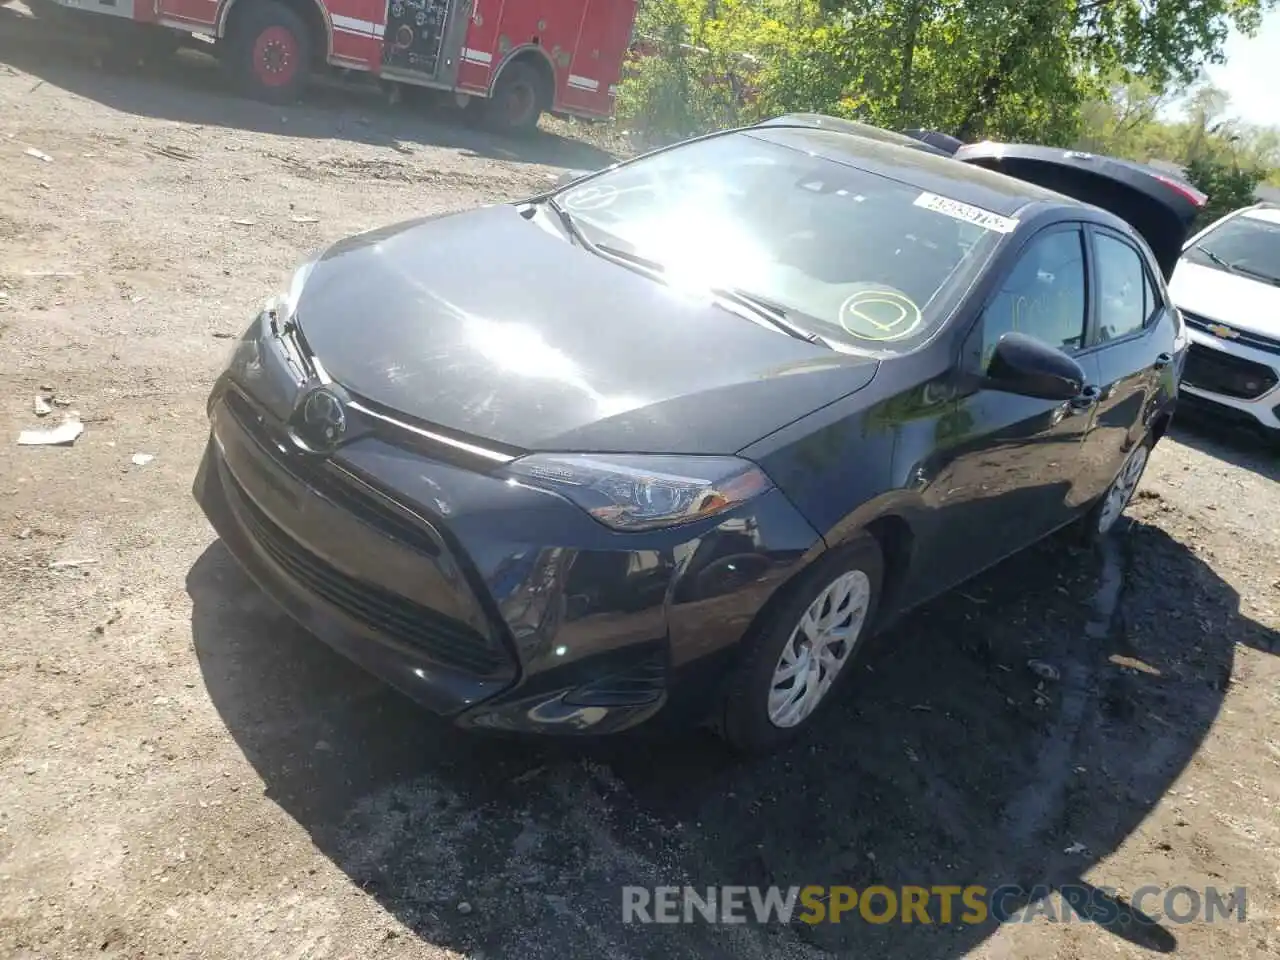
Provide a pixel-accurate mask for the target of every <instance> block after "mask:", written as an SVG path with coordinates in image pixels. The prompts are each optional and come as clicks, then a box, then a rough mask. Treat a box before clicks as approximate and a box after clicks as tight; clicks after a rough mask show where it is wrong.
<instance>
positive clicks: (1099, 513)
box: [1081, 434, 1155, 543]
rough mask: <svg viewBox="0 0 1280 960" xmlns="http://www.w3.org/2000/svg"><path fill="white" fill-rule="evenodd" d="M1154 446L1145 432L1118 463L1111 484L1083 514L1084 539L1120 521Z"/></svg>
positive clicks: (1093, 537) (1095, 538) (1092, 538)
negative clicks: (1117, 469) (1116, 471)
mask: <svg viewBox="0 0 1280 960" xmlns="http://www.w3.org/2000/svg"><path fill="white" fill-rule="evenodd" d="M1154 446H1155V438H1154V437H1152V436H1151V435H1150V434H1147V436H1145V437H1143V438H1142V441H1141V442H1140V443H1138V444H1137V446H1135V447H1134V448H1133V449H1132V450H1130V451H1129V455H1128V456H1127V457H1125V459H1124V463H1122V464H1121V465H1120V472H1119V473H1117V474H1116V476H1115V479H1114V480H1112V481H1111V486H1109V487H1107V492H1106V493H1104V494H1103V495H1102V497H1101V498H1100V499H1099V500H1098V502H1097V503H1095V504H1094V505H1093V508H1092V509H1091V510H1090V511H1089V512H1088V513H1087V514H1085V517H1084V525H1083V529H1082V530H1081V533H1083V534H1084V537H1085V539H1086V540H1087V541H1089V542H1091V543H1097V542H1099V541H1101V540H1102V539H1104V538H1105V537H1107V536H1108V535H1110V533H1111V531H1112V530H1114V529H1115V527H1116V523H1117V522H1119V520H1120V517H1121V515H1122V514H1123V513H1124V511H1125V508H1127V507H1128V506H1129V502H1130V501H1131V500H1132V499H1133V495H1134V493H1136V492H1137V489H1138V484H1139V483H1140V482H1141V481H1142V474H1143V472H1144V471H1145V470H1146V469H1147V461H1148V460H1149V459H1150V457H1151V449H1152V447H1154Z"/></svg>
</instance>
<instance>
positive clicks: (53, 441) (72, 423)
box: [18, 417, 84, 447]
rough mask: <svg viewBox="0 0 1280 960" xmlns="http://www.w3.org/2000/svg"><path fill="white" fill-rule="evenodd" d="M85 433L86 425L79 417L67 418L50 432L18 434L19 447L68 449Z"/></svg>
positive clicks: (33, 431) (35, 431)
mask: <svg viewBox="0 0 1280 960" xmlns="http://www.w3.org/2000/svg"><path fill="white" fill-rule="evenodd" d="M82 433H84V424H83V423H81V422H80V418H79V417H67V418H66V419H65V420H63V421H62V422H61V423H60V424H58V425H57V426H56V427H53V428H51V429H48V430H23V431H22V432H21V433H19V434H18V446H21V447H67V446H70V445H71V444H73V443H75V442H76V440H77V438H79V436H80V434H82Z"/></svg>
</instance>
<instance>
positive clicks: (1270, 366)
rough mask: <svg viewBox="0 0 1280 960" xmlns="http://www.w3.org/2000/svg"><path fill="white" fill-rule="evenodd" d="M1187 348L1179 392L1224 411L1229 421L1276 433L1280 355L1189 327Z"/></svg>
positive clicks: (1279, 408)
mask: <svg viewBox="0 0 1280 960" xmlns="http://www.w3.org/2000/svg"><path fill="white" fill-rule="evenodd" d="M1187 332H1188V333H1189V334H1190V337H1191V347H1190V350H1189V352H1188V355H1187V364H1186V368H1185V369H1184V371H1183V374H1182V383H1181V385H1180V390H1181V391H1182V392H1184V393H1186V394H1187V395H1188V396H1190V397H1191V398H1193V399H1195V400H1199V401H1202V402H1207V403H1209V404H1213V405H1214V406H1217V407H1220V408H1225V410H1226V412H1228V413H1229V414H1230V415H1231V416H1232V417H1233V419H1245V420H1252V421H1254V422H1256V424H1258V425H1260V426H1262V427H1265V428H1267V429H1269V430H1280V353H1271V352H1268V351H1266V350H1260V349H1258V348H1256V347H1252V346H1248V345H1245V344H1240V343H1234V342H1232V341H1230V340H1224V339H1221V338H1219V337H1216V336H1214V335H1213V334H1211V333H1208V332H1206V331H1204V330H1200V329H1197V328H1195V327H1189V328H1188V331H1187Z"/></svg>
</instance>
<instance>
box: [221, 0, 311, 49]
mask: <svg viewBox="0 0 1280 960" xmlns="http://www.w3.org/2000/svg"><path fill="white" fill-rule="evenodd" d="M260 2H262V0H225V2H224V3H223V4H222V6H221V8H219V10H218V18H217V21H216V23H215V26H214V31H215V34H216V35H217V37H218V39H219V40H221V39H222V38H223V37H225V36H226V35H227V29H228V26H229V25H230V24H231V22H232V20H231V17H232V14H233V13H240V12H243V11H245V10H247V9H249V7H251V6H253V5H254V4H255V3H260ZM273 2H275V3H279V4H280V5H281V6H285V7H288V8H289V9H290V10H292V11H293V12H294V13H296V14H297V15H298V16H300V17H301V18H302V22H303V23H305V24H306V25H307V28H308V30H309V31H310V33H311V40H312V42H313V44H314V51H315V56H316V57H317V59H321V60H323V61H328V59H329V57H330V56H331V55H332V54H333V22H332V21H331V20H330V19H329V11H328V10H327V9H325V6H324V4H323V3H322V2H320V0H273Z"/></svg>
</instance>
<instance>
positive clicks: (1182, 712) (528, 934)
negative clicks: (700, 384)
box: [187, 522, 1280, 958]
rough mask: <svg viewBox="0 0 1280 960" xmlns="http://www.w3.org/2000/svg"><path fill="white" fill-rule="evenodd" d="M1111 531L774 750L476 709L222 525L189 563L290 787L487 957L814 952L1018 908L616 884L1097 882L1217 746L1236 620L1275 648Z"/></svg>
mask: <svg viewBox="0 0 1280 960" xmlns="http://www.w3.org/2000/svg"><path fill="white" fill-rule="evenodd" d="M1117 543H1118V544H1120V545H1118V546H1117V545H1114V544H1113V545H1112V547H1111V548H1109V549H1108V550H1106V551H1103V552H1102V553H1092V552H1085V551H1079V550H1075V549H1073V548H1070V547H1069V546H1068V545H1067V544H1065V543H1064V542H1062V541H1061V538H1057V539H1051V540H1049V541H1046V542H1045V543H1044V544H1042V545H1040V546H1038V547H1035V548H1032V549H1031V550H1029V551H1027V552H1026V553H1024V554H1023V555H1022V556H1020V557H1019V558H1017V559H1016V560H1014V561H1010V562H1007V563H1005V564H1003V565H1002V566H1000V567H998V568H996V569H994V570H992V571H990V572H989V573H987V574H984V575H983V576H981V577H979V578H978V579H976V580H975V581H973V582H971V583H970V584H968V585H966V586H965V587H964V588H963V589H961V590H959V591H956V592H953V593H951V594H950V595H948V596H946V597H943V598H942V599H940V600H938V601H936V602H934V603H932V604H930V605H929V606H927V607H926V608H924V609H922V610H920V611H919V612H917V613H915V614H913V615H912V616H910V617H909V618H907V620H905V621H904V622H903V623H901V624H900V625H898V626H897V627H895V628H894V629H893V630H891V631H889V632H888V633H887V634H885V635H884V636H882V637H881V638H879V640H878V642H877V643H876V645H875V647H874V649H872V650H869V651H868V656H867V658H866V660H865V663H864V664H863V665H862V666H861V668H860V672H859V674H858V675H857V676H855V677H854V678H852V679H853V682H852V683H851V684H850V685H849V686H847V687H846V688H845V689H846V694H845V696H843V697H842V698H841V699H840V700H839V701H838V702H836V703H833V704H832V705H831V706H832V709H831V710H829V711H828V712H827V714H826V715H825V716H824V717H823V718H822V719H821V730H820V731H818V732H817V734H816V735H813V736H810V737H808V738H806V739H805V740H802V741H801V742H800V743H799V744H797V745H796V746H794V747H792V748H791V749H789V750H787V751H785V752H783V753H781V754H778V755H775V756H773V757H770V758H766V759H763V760H758V761H755V762H751V763H748V762H743V761H738V760H735V759H734V758H732V757H731V756H730V755H728V754H727V752H726V751H725V750H723V749H722V748H721V747H720V745H719V743H718V742H717V741H715V740H713V739H712V738H711V737H710V736H709V735H704V734H690V735H688V736H684V737H682V738H680V739H679V740H670V739H659V738H655V737H652V736H649V737H641V736H634V737H626V738H623V739H620V740H615V741H606V742H603V743H595V744H563V743H554V744H552V743H545V742H534V743H530V742H528V741H503V740H491V739H480V738H477V737H475V736H468V735H463V734H460V733H459V732H457V731H454V730H452V729H450V728H448V727H446V726H444V725H443V724H441V723H439V722H437V721H435V720H434V719H432V718H430V717H429V716H427V715H425V714H424V713H423V712H422V711H420V710H418V709H417V708H416V707H415V706H413V705H412V704H411V703H409V702H408V701H407V700H405V699H403V698H402V697H400V696H399V695H398V694H396V693H393V692H392V691H390V690H389V689H388V688H386V687H384V686H383V685H382V684H380V683H379V682H377V681H375V680H373V679H372V678H369V677H367V676H365V675H363V674H362V673H361V672H359V671H358V670H357V669H356V668H354V667H352V666H351V665H349V664H348V663H347V662H346V661H345V660H343V659H341V658H339V657H338V656H337V655H336V654H333V653H331V652H330V651H329V650H328V649H327V648H325V647H324V646H323V645H322V644H320V643H319V642H317V641H315V640H313V639H312V638H311V637H310V636H308V635H306V634H304V633H303V632H302V631H301V630H300V629H298V628H296V627H295V626H293V625H292V623H291V621H289V620H288V619H287V618H286V617H285V615H284V614H282V613H281V612H279V611H278V609H277V608H276V607H275V606H274V604H272V603H271V601H269V600H268V599H267V598H266V597H265V596H264V595H263V594H261V593H260V592H259V591H258V590H257V588H256V587H255V586H254V585H253V584H252V583H251V582H250V581H249V580H248V579H247V578H246V577H245V576H244V575H243V574H242V573H241V572H240V569H239V567H238V566H237V565H236V563H235V562H234V560H233V559H232V558H231V556H230V554H229V553H228V552H227V550H226V549H225V548H224V547H223V546H222V545H221V544H220V543H216V542H215V543H214V544H213V545H212V546H210V547H209V548H208V549H207V550H206V551H205V552H204V554H203V555H202V556H201V557H200V558H199V559H198V561H197V562H196V563H195V565H194V566H193V567H192V569H191V570H190V572H189V574H188V578H187V588H188V592H189V593H190V596H191V599H192V602H193V614H192V630H193V638H194V646H195V652H196V655H197V657H198V659H199V663H200V667H201V670H202V673H203V676H204V680H205V683H206V685H207V688H208V691H209V694H210V697H211V698H212V701H213V703H214V705H215V707H216V708H217V710H218V711H219V713H220V714H221V716H222V718H223V720H224V721H225V723H226V725H227V728H228V730H229V731H230V732H231V734H232V736H233V737H234V738H235V740H236V742H237V743H238V745H239V747H240V749H241V750H242V751H243V752H244V755H245V757H246V758H247V759H248V760H249V762H250V763H251V764H252V765H253V767H254V769H255V770H256V771H257V773H258V775H259V776H261V778H262V780H263V782H264V784H265V793H266V796H267V797H268V798H270V799H271V800H272V801H274V802H275V803H277V804H279V805H280V806H281V807H282V808H283V809H284V810H285V811H287V812H288V813H289V814H290V815H291V816H292V817H293V818H295V819H296V821H297V822H298V823H299V824H301V825H303V826H304V827H305V828H306V829H307V830H308V832H309V833H310V835H311V836H312V838H313V840H314V842H315V844H316V846H317V848H318V849H319V850H321V851H322V852H323V853H324V854H325V855H326V856H327V857H329V858H330V859H331V860H332V861H333V862H334V863H335V864H336V865H337V866H339V867H340V868H341V869H342V870H343V871H345V873H346V874H347V875H348V876H349V877H350V878H351V880H352V882H353V883H355V884H357V885H358V886H360V887H361V888H362V889H363V890H365V891H367V892H368V893H369V894H370V895H371V896H373V897H375V898H377V900H378V901H379V902H380V903H381V904H382V905H383V906H384V907H385V909H386V910H388V911H389V912H390V913H391V914H392V915H393V916H395V917H396V918H397V919H398V920H400V921H401V922H403V923H404V924H405V925H406V926H407V927H409V928H410V929H411V930H413V931H414V932H415V933H416V934H417V935H418V936H419V937H421V938H422V939H423V940H424V941H427V942H430V943H435V944H440V945H446V946H449V947H451V948H453V949H457V950H483V951H485V952H487V953H488V954H489V955H490V956H520V955H526V954H528V948H529V944H531V943H536V942H556V943H559V944H561V946H562V948H563V950H562V953H563V954H564V955H570V956H578V955H587V954H588V953H590V954H591V955H608V954H609V953H611V952H613V951H614V950H617V951H618V952H619V953H620V954H622V955H627V956H633V957H655V958H657V957H663V958H667V957H726V958H728V957H737V956H744V955H761V956H764V955H775V954H778V953H781V952H782V950H781V946H782V945H783V944H784V943H785V942H790V944H791V946H790V947H789V948H788V949H789V950H791V951H792V952H789V953H788V954H787V955H803V953H804V952H807V950H806V948H805V947H804V946H802V945H801V944H799V943H796V941H802V942H803V943H807V944H809V945H811V948H813V949H814V952H815V953H816V952H817V951H819V950H835V951H839V952H842V953H843V952H852V953H854V954H864V955H871V956H894V957H896V958H917V957H919V958H925V957H931V958H933V957H947V958H950V957H961V956H963V955H965V953H966V952H967V951H969V950H971V949H972V948H973V947H974V946H975V945H976V944H977V943H978V942H980V941H981V940H983V939H985V938H986V937H988V936H989V935H990V934H991V933H992V932H993V931H994V929H995V928H996V921H995V919H993V918H991V917H987V918H986V919H984V920H983V921H982V922H979V923H974V924H969V925H965V924H959V923H951V924H943V923H938V922H937V920H938V919H939V918H937V917H935V918H934V921H935V922H934V923H933V924H932V925H929V926H923V925H921V924H919V923H916V924H901V923H890V924H869V923H866V922H861V921H857V920H854V921H850V920H849V919H848V918H845V922H843V923H840V924H831V923H825V924H817V925H810V924H806V923H803V922H799V921H798V920H796V919H793V920H792V922H791V923H790V924H789V925H786V926H782V925H778V924H773V925H766V926H763V927H749V928H743V927H724V926H719V927H717V926H713V925H709V924H706V923H695V924H692V925H675V926H672V925H660V926H644V925H635V924H624V923H623V921H622V917H621V888H622V887H623V886H624V885H640V886H645V887H653V886H659V885H664V884H694V885H697V886H699V887H705V886H706V885H710V884H735V885H757V884H758V885H769V884H777V885H780V886H783V887H789V886H792V885H799V886H804V885H808V884H821V885H832V884H840V885H852V886H855V887H858V888H864V887H866V886H868V885H872V884H885V885H888V886H890V887H898V886H901V885H920V886H926V887H929V886H933V885H935V884H956V885H969V884H978V885H982V886H985V887H987V888H988V889H991V888H995V887H997V886H999V885H1001V884H1019V885H1021V887H1022V888H1024V889H1025V890H1028V891H1032V893H1031V894H1030V895H1031V896H1039V895H1040V894H1043V893H1044V892H1045V890H1047V889H1052V890H1063V889H1064V888H1065V889H1066V890H1071V889H1072V888H1073V887H1072V885H1079V886H1080V887H1081V888H1084V889H1089V888H1087V885H1084V884H1082V881H1081V879H1080V878H1081V877H1082V876H1083V875H1084V873H1085V872H1086V871H1087V870H1088V869H1090V868H1091V867H1092V866H1094V865H1095V864H1096V863H1097V862H1098V861H1099V860H1100V859H1101V858H1103V857H1106V856H1107V855H1108V854H1109V853H1111V852H1112V851H1114V850H1116V848H1117V847H1118V846H1119V845H1120V844H1121V843H1122V842H1123V841H1124V840H1125V838H1126V837H1127V836H1128V835H1129V834H1130V833H1131V832H1132V831H1133V830H1134V829H1135V828H1136V827H1137V826H1138V824H1139V823H1140V822H1141V821H1142V820H1143V818H1144V817H1146V816H1147V815H1148V814H1149V813H1150V812H1151V810H1152V808H1153V807H1154V806H1155V804H1156V803H1157V802H1158V801H1159V800H1160V798H1161V796H1162V795H1163V793H1164V792H1165V790H1166V789H1167V788H1168V787H1169V785H1170V784H1171V783H1172V782H1173V781H1174V779H1175V778H1176V777H1177V776H1178V775H1179V773H1180V772H1181V771H1182V770H1183V769H1184V768H1185V767H1186V766H1187V764H1188V763H1189V762H1190V761H1191V759H1192V757H1193V756H1194V754H1195V752H1196V750H1197V748H1198V747H1199V745H1200V743H1201V741H1202V740H1203V738H1204V737H1205V735H1206V733H1207V731H1208V730H1209V727H1210V725H1211V724H1212V723H1213V721H1214V718H1215V717H1216V716H1217V714H1218V712H1219V710H1220V708H1221V705H1222V700H1223V697H1224V695H1225V690H1226V687H1227V684H1228V680H1229V678H1230V676H1231V672H1232V661H1233V651H1234V648H1235V645H1236V644H1237V643H1244V644H1247V645H1250V646H1253V647H1256V648H1259V649H1267V650H1272V651H1277V652H1280V643H1278V640H1280V638H1278V637H1277V636H1276V635H1275V634H1274V633H1273V632H1271V631H1269V630H1267V629H1265V628H1263V627H1261V626H1259V625H1258V624H1256V623H1255V622H1253V621H1251V620H1249V619H1248V618H1246V617H1245V616H1244V615H1243V614H1242V613H1241V612H1240V605H1239V597H1238V596H1237V594H1236V593H1235V592H1234V591H1233V589H1232V588H1231V587H1230V586H1228V585H1227V584H1226V583H1225V582H1223V581H1222V580H1221V579H1219V578H1218V577H1217V576H1216V575H1215V574H1214V573H1213V571H1212V570H1211V569H1210V568H1209V567H1208V566H1206V565H1205V564H1204V563H1203V562H1202V561H1201V560H1199V559H1198V558H1197V557H1196V556H1195V555H1194V554H1193V553H1192V552H1190V551H1189V550H1187V549H1186V548H1185V547H1183V545H1182V544H1180V543H1178V542H1177V541H1175V540H1173V539H1171V538H1170V537H1169V536H1168V535H1167V534H1165V533H1164V532H1163V531H1162V530H1160V529H1159V528H1157V527H1155V526H1150V525H1146V524H1143V523H1137V522H1133V523H1131V524H1130V526H1129V529H1128V530H1127V534H1126V536H1124V537H1123V538H1121V539H1119V540H1118V541H1117ZM1121 588H1122V589H1121ZM1117 590H1118V593H1117ZM1032 660H1035V661H1040V662H1042V663H1044V664H1048V669H1046V668H1045V667H1043V666H1037V667H1036V669H1038V670H1039V671H1041V673H1048V674H1050V675H1051V678H1049V679H1046V678H1044V677H1043V676H1041V675H1040V674H1038V673H1036V672H1035V671H1034V670H1033V669H1030V668H1029V667H1028V663H1029V661H1032ZM1129 879H1132V880H1133V881H1134V885H1135V886H1136V885H1137V884H1138V883H1139V882H1142V881H1146V880H1149V878H1139V877H1135V878H1129ZM1041 885H1043V888H1044V889H1041V890H1039V892H1038V893H1037V892H1035V891H1036V888H1037V887H1040V886H1041ZM1063 895H1065V894H1063ZM1057 899H1058V900H1059V902H1060V897H1058V898H1057ZM1054 900H1055V897H1054V896H1049V897H1047V898H1046V899H1043V900H1042V901H1041V904H1042V906H1043V905H1044V904H1050V903H1052V902H1054ZM463 904H465V906H463ZM1011 906H1017V903H1013V904H1012V905H1011ZM1108 908H1109V909H1108ZM1058 909H1059V910H1060V909H1061V906H1060V903H1059V907H1058ZM1082 912H1083V913H1085V914H1086V915H1090V916H1092V917H1094V919H1095V920H1098V922H1099V924H1100V925H1101V926H1104V927H1105V928H1106V929H1107V930H1108V931H1110V933H1111V934H1114V935H1115V936H1117V937H1121V938H1123V939H1125V940H1127V941H1129V942H1132V943H1135V944H1138V945H1140V946H1142V947H1145V948H1147V949H1151V950H1155V951H1157V952H1169V951H1171V950H1173V949H1174V948H1175V946H1176V944H1177V934H1176V928H1173V927H1169V926H1163V925H1160V924H1157V923H1154V922H1149V923H1136V922H1133V921H1134V919H1135V914H1134V913H1133V911H1132V909H1131V908H1130V907H1129V905H1128V904H1126V903H1125V902H1123V901H1122V900H1113V899H1111V898H1110V895H1109V894H1106V893H1103V892H1097V894H1096V896H1095V897H1093V898H1092V901H1091V904H1090V906H1089V907H1088V908H1082ZM1099 918H1101V919H1099ZM744 937H745V938H747V939H746V940H744V939H743V938H744ZM548 938H550V939H548ZM752 939H754V940H755V943H754V948H755V949H757V950H759V951H760V952H759V953H758V954H755V953H748V952H747V947H748V946H750V945H751V944H750V943H749V941H751V940H752ZM602 945H612V946H608V949H606V946H602ZM775 947H777V948H778V949H776V950H775V949H774V948H775ZM795 950H799V951H801V952H800V953H794V951H795ZM528 955H532V954H528Z"/></svg>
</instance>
